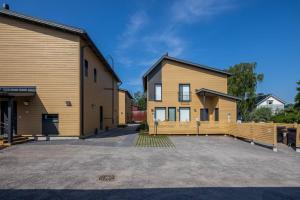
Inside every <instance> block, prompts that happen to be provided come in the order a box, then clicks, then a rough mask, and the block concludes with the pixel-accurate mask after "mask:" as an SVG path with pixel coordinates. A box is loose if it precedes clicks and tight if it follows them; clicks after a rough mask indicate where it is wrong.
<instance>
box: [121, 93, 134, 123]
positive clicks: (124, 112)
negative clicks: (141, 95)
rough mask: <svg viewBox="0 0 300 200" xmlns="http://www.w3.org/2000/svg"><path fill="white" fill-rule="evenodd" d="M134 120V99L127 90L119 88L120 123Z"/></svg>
mask: <svg viewBox="0 0 300 200" xmlns="http://www.w3.org/2000/svg"><path fill="white" fill-rule="evenodd" d="M131 121H132V99H131V98H130V96H129V95H128V93H127V91H124V90H119V124H127V123H129V122H131Z"/></svg>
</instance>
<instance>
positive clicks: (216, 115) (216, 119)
mask: <svg viewBox="0 0 300 200" xmlns="http://www.w3.org/2000/svg"><path fill="white" fill-rule="evenodd" d="M215 121H219V108H215Z"/></svg>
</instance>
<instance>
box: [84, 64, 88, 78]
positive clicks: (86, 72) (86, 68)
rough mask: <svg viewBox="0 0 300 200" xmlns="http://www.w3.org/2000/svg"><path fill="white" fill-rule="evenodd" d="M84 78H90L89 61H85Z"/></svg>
mask: <svg viewBox="0 0 300 200" xmlns="http://www.w3.org/2000/svg"><path fill="white" fill-rule="evenodd" d="M84 76H85V77H88V76H89V62H88V61H87V60H84Z"/></svg>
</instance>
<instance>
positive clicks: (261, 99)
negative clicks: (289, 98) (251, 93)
mask: <svg viewBox="0 0 300 200" xmlns="http://www.w3.org/2000/svg"><path fill="white" fill-rule="evenodd" d="M269 97H273V98H274V99H276V100H278V101H280V102H281V103H283V104H286V102H285V101H283V100H282V99H280V98H279V97H277V96H275V95H273V94H259V95H257V96H256V98H255V105H258V104H261V103H262V102H264V101H266V100H267V99H268V98H269Z"/></svg>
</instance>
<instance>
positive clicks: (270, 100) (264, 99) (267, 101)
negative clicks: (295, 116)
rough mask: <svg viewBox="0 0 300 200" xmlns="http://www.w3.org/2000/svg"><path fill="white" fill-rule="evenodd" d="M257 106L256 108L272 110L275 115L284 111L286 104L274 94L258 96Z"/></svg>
mask: <svg viewBox="0 0 300 200" xmlns="http://www.w3.org/2000/svg"><path fill="white" fill-rule="evenodd" d="M255 104H256V108H261V107H268V108H271V110H272V113H273V114H275V113H278V112H279V111H281V110H283V109H284V105H285V104H286V102H285V101H283V100H282V99H280V98H278V97H276V96H274V95H272V94H258V96H257V97H256V99H255Z"/></svg>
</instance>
